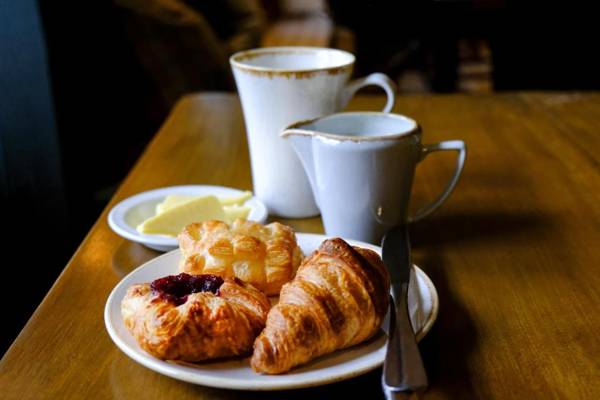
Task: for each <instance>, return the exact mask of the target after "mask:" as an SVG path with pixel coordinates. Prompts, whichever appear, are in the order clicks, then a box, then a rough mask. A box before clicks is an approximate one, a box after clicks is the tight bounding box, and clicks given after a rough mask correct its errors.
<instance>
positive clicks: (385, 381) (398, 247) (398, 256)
mask: <svg viewBox="0 0 600 400" xmlns="http://www.w3.org/2000/svg"><path fill="white" fill-rule="evenodd" d="M381 247H382V258H383V262H384V263H385V265H386V266H387V268H388V271H389V274H390V280H391V283H392V298H391V299H390V327H389V333H388V345H387V352H386V356H385V362H384V364H383V376H382V378H381V383H382V386H383V389H384V393H386V396H389V392H406V391H410V392H414V391H418V390H422V389H425V388H426V387H427V374H426V372H425V367H424V366H423V360H422V359H421V354H420V353H419V348H418V346H417V341H416V338H415V334H414V330H413V327H412V324H411V321H410V318H409V315H408V284H409V281H410V270H411V266H412V264H411V259H410V242H409V237H408V226H407V225H399V226H396V227H394V228H392V229H391V230H390V231H389V232H388V233H387V234H386V235H385V236H384V238H383V240H382V243H381Z"/></svg>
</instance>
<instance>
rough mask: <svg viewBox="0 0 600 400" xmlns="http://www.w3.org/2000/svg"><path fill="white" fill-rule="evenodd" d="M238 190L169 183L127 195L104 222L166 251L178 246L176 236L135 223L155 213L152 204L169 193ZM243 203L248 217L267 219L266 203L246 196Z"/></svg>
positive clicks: (230, 193) (225, 194)
mask: <svg viewBox="0 0 600 400" xmlns="http://www.w3.org/2000/svg"><path fill="white" fill-rule="evenodd" d="M242 193H243V191H242V190H238V189H233V188H228V187H223V186H207V185H188V186H171V187H165V188H161V189H155V190H150V191H147V192H143V193H139V194H136V195H135V196H131V197H129V198H127V199H125V200H123V201H122V202H120V203H119V204H117V205H116V206H114V207H113V209H112V210H110V213H109V214H108V225H109V226H110V227H111V229H112V230H113V231H115V233H117V234H118V235H120V236H122V237H124V238H125V239H129V240H132V241H134V242H138V243H141V244H143V245H144V246H147V247H150V248H151V249H154V250H158V251H170V250H174V249H176V248H177V247H178V245H177V239H176V238H173V237H167V236H161V235H144V234H142V233H139V232H138V231H137V230H136V227H137V226H138V225H139V224H141V223H142V222H144V221H145V220H146V219H148V218H150V217H152V216H153V215H154V214H155V213H156V211H155V210H156V205H157V204H158V203H160V202H162V201H163V200H164V199H165V197H167V196H168V195H170V194H179V195H190V196H204V195H209V194H212V195H215V196H218V197H233V196H238V195H240V194H242ZM244 205H247V206H249V207H250V214H249V215H248V219H249V220H252V221H257V222H260V223H264V222H265V221H266V220H267V216H268V214H269V213H268V211H267V207H266V206H265V205H264V203H263V202H262V201H260V200H259V199H257V198H256V197H252V198H250V199H249V200H248V201H246V203H244Z"/></svg>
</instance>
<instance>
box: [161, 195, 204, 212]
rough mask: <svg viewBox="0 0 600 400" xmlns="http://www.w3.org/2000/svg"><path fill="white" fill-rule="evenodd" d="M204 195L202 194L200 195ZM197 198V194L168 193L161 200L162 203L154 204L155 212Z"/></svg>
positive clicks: (163, 210)
mask: <svg viewBox="0 0 600 400" xmlns="http://www.w3.org/2000/svg"><path fill="white" fill-rule="evenodd" d="M202 197H204V196H202ZM195 198H198V196H187V195H182V194H170V195H168V196H167V197H165V199H164V200H163V201H162V203H158V204H157V205H156V213H157V214H162V213H163V212H165V211H167V210H168V209H170V208H173V207H177V206H179V205H181V204H183V203H187V202H188V201H190V200H193V199H195Z"/></svg>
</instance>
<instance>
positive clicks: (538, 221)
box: [411, 211, 556, 251]
mask: <svg viewBox="0 0 600 400" xmlns="http://www.w3.org/2000/svg"><path fill="white" fill-rule="evenodd" d="M555 225H556V224H555V222H554V221H553V219H552V217H551V216H550V215H543V214H539V213H538V214H536V213H533V212H532V213H520V214H518V213H507V212H495V211H492V212H478V213H467V212H464V213H453V214H441V215H439V214H438V215H433V216H431V217H429V218H426V219H424V220H422V221H419V222H418V223H416V224H414V225H413V226H411V245H412V247H413V248H427V250H428V251H429V248H430V247H437V246H440V245H448V244H452V245H455V244H460V245H463V244H464V245H467V244H480V243H485V244H486V245H490V244H492V243H494V242H497V241H503V242H506V241H512V240H516V239H518V238H520V237H527V236H529V235H532V234H536V233H540V232H544V231H545V232H547V231H548V230H549V228H553V227H554V226H555Z"/></svg>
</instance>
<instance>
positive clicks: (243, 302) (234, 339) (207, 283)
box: [121, 274, 270, 362]
mask: <svg viewBox="0 0 600 400" xmlns="http://www.w3.org/2000/svg"><path fill="white" fill-rule="evenodd" d="M269 307H270V303H269V299H268V298H267V297H266V296H265V295H264V294H263V293H262V292H260V291H258V290H256V289H255V288H253V287H252V286H251V285H249V284H247V283H244V282H242V281H240V280H238V279H231V278H225V279H223V278H221V277H219V276H216V275H198V276H192V275H188V274H179V275H172V276H167V277H164V278H161V279H157V280H155V281H153V282H152V283H143V284H137V285H133V286H131V287H130V288H129V289H128V291H127V294H126V295H125V297H124V298H123V301H122V302H121V314H122V317H123V321H124V322H125V326H127V329H129V331H130V332H131V334H132V335H133V336H134V337H135V339H136V340H137V342H138V344H139V345H140V347H142V348H143V349H144V350H146V351H147V352H148V353H150V354H152V355H153V356H156V357H158V358H161V359H163V360H182V361H189V362H195V361H202V360H208V359H212V358H219V357H229V356H237V355H242V354H246V353H249V352H250V350H251V349H252V342H253V341H254V339H255V338H256V336H257V335H258V334H259V333H260V331H261V330H262V329H263V328H264V326H265V320H266V316H267V312H268V311H269Z"/></svg>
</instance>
